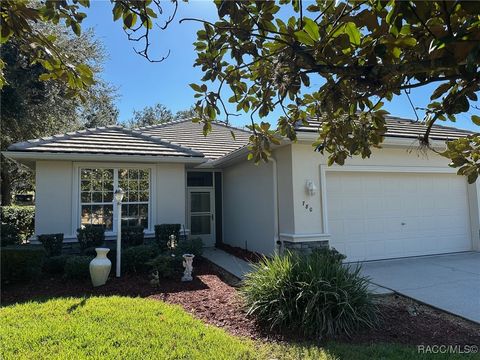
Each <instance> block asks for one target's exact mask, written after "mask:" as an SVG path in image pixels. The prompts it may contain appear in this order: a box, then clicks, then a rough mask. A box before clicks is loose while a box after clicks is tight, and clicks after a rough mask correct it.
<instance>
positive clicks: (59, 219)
mask: <svg viewBox="0 0 480 360" xmlns="http://www.w3.org/2000/svg"><path fill="white" fill-rule="evenodd" d="M72 169H73V168H72V162H71V161H37V163H36V174H35V178H36V180H35V235H40V234H51V233H64V234H65V237H69V236H72V174H73V171H72Z"/></svg>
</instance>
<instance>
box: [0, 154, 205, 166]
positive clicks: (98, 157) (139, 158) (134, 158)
mask: <svg viewBox="0 0 480 360" xmlns="http://www.w3.org/2000/svg"><path fill="white" fill-rule="evenodd" d="M2 155H3V156H5V157H7V158H9V159H13V160H33V161H36V160H69V161H97V162H106V161H108V162H113V161H119V162H139V163H142V162H143V163H187V164H190V163H194V164H201V163H204V162H205V161H206V159H205V158H204V157H200V156H158V155H128V154H92V153H89V154H79V153H53V152H33V151H2Z"/></svg>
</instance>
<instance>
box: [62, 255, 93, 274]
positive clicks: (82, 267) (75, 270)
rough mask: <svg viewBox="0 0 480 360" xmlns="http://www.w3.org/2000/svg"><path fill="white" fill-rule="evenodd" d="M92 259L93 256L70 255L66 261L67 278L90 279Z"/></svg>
mask: <svg viewBox="0 0 480 360" xmlns="http://www.w3.org/2000/svg"><path fill="white" fill-rule="evenodd" d="M92 260H93V257H91V256H81V255H80V256H70V257H69V258H68V259H67V261H66V262H65V277H66V278H67V279H80V280H82V279H88V278H89V276H90V261H92Z"/></svg>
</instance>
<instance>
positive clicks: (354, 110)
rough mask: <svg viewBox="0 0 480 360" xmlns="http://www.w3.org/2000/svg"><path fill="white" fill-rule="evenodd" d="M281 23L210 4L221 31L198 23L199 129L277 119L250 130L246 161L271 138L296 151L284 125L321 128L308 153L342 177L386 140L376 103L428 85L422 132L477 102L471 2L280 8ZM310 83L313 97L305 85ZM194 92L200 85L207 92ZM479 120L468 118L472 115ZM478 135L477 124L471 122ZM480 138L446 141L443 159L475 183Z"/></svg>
mask: <svg viewBox="0 0 480 360" xmlns="http://www.w3.org/2000/svg"><path fill="white" fill-rule="evenodd" d="M280 3H281V4H282V5H281V6H288V7H290V8H291V13H292V16H290V17H289V18H288V19H287V18H286V17H282V16H280V15H279V10H280V6H278V5H276V4H275V3H274V2H273V1H262V2H256V1H248V2H242V1H217V2H216V5H217V9H218V15H219V18H220V20H219V21H217V22H215V23H211V22H208V21H204V20H201V19H190V20H195V21H201V22H202V23H203V25H204V29H203V30H200V31H199V32H198V33H197V38H198V41H197V42H196V43H195V47H196V49H197V52H198V57H197V60H196V63H195V65H196V66H200V67H201V68H202V71H203V72H204V76H203V78H202V81H203V84H198V85H197V84H192V85H191V86H192V88H193V89H194V90H195V91H196V95H195V97H197V98H198V102H197V110H198V112H199V113H200V114H201V116H200V117H199V119H198V120H199V121H203V122H204V124H205V125H204V126H205V127H204V128H205V130H206V131H208V130H209V122H210V121H211V120H212V119H215V117H216V116H217V115H219V114H221V113H224V114H227V116H228V112H229V109H228V106H227V104H226V102H227V101H226V99H225V88H229V89H230V91H231V92H232V93H233V95H232V96H230V98H229V99H228V102H230V103H234V104H236V109H237V111H239V110H243V111H244V112H250V113H252V114H254V115H255V116H257V115H258V117H259V118H264V117H267V116H268V115H269V113H270V112H271V111H272V110H273V109H274V108H275V107H277V106H280V107H281V108H282V109H283V111H284V116H282V117H281V118H280V119H279V121H278V129H277V130H271V128H270V125H269V124H268V123H264V122H261V123H260V124H257V123H256V122H254V121H253V116H252V124H251V126H250V128H251V129H252V130H253V131H254V132H255V136H253V137H252V138H251V142H252V145H251V148H252V154H251V157H252V158H253V159H255V161H259V160H260V159H264V160H266V159H267V157H268V155H269V154H270V152H271V149H270V144H271V143H277V142H278V137H279V136H286V137H288V138H290V139H291V140H295V139H296V132H295V125H296V124H298V123H299V122H305V121H307V120H308V119H309V118H313V119H317V120H321V121H323V125H322V127H321V129H320V131H319V137H318V141H316V143H315V144H314V145H315V146H316V147H317V148H318V149H319V150H320V151H321V152H327V153H328V154H329V155H328V157H329V160H328V162H329V164H333V163H337V164H340V165H342V164H343V163H344V162H345V159H346V158H347V157H349V156H354V155H360V156H362V157H368V156H370V154H371V147H376V146H379V145H380V144H381V142H382V140H383V134H384V133H385V131H386V125H385V115H386V114H387V112H386V111H385V110H383V104H384V102H385V101H390V100H392V99H393V97H394V96H398V95H400V94H401V93H402V92H404V93H407V94H408V91H409V90H410V89H413V88H417V87H421V86H425V85H427V84H431V83H438V84H439V86H438V87H437V89H436V90H435V91H434V92H433V94H432V96H431V100H432V101H431V102H430V104H429V105H428V106H427V108H426V117H425V119H424V121H425V122H426V125H427V126H426V132H425V134H424V135H423V136H422V137H421V139H419V140H420V145H421V146H427V147H428V146H429V145H430V142H429V133H430V129H431V127H432V126H433V125H434V124H435V123H436V122H438V121H445V120H447V118H448V119H449V120H450V121H455V115H457V114H459V113H464V112H467V111H469V109H470V108H471V106H472V105H473V104H472V103H475V102H476V101H477V98H478V92H479V90H480V71H479V66H480V21H479V14H480V2H468V1H455V2H447V1H428V2H427V1H378V0H366V1H357V0H355V1H346V2H338V1H323V0H321V1H320V0H319V1H317V2H316V3H315V4H310V5H308V6H306V5H304V4H303V2H302V1H301V0H292V1H289V0H283V1H281V2H280ZM319 80H320V81H321V85H320V86H318V87H315V86H312V85H311V83H312V82H313V81H315V82H318V81H319ZM205 82H210V83H211V85H209V86H207V84H206V83H205ZM476 109H478V108H476ZM472 121H473V122H474V123H475V124H477V125H480V117H479V116H477V115H473V116H472ZM479 144H480V137H479V136H478V135H474V136H470V137H468V138H466V139H461V140H458V141H451V142H449V143H448V149H447V150H446V151H445V152H443V153H442V155H444V156H446V157H448V158H450V159H451V160H452V162H451V166H454V167H459V171H458V173H459V174H463V175H466V176H467V177H468V180H469V181H470V182H474V181H475V180H476V178H477V176H478V174H479V172H480V149H479Z"/></svg>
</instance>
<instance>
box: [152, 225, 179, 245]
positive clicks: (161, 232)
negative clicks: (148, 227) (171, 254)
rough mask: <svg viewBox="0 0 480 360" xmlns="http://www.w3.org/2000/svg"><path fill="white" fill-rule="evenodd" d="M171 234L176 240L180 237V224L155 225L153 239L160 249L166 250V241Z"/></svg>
mask: <svg viewBox="0 0 480 360" xmlns="http://www.w3.org/2000/svg"><path fill="white" fill-rule="evenodd" d="M172 234H173V235H175V238H176V239H177V241H178V240H179V238H180V224H161V225H155V241H156V242H157V245H158V247H159V248H160V250H161V251H165V250H167V248H168V247H167V243H168V240H170V235H172Z"/></svg>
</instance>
